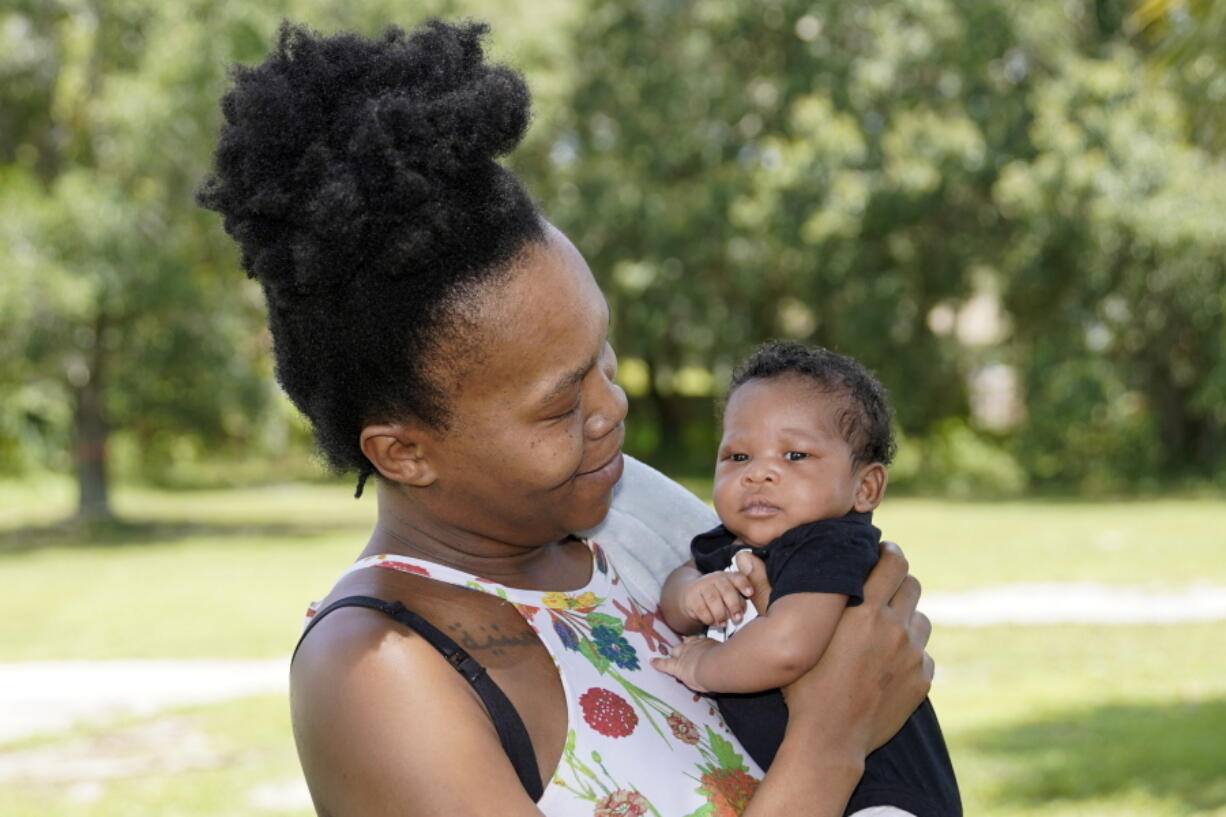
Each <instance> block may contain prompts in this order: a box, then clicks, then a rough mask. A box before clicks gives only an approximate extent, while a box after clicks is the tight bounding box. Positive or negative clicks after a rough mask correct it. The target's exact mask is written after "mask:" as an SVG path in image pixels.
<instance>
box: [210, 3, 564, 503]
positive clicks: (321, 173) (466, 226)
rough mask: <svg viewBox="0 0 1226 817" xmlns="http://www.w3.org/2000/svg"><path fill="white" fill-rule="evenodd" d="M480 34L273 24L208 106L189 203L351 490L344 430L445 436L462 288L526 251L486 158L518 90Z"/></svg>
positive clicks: (494, 276) (498, 145)
mask: <svg viewBox="0 0 1226 817" xmlns="http://www.w3.org/2000/svg"><path fill="white" fill-rule="evenodd" d="M486 32H487V27H486V26H485V25H483V24H479V23H471V22H469V23H463V24H460V25H450V24H447V23H444V22H440V21H438V20H432V21H430V22H428V23H425V24H424V25H422V26H421V27H419V28H417V29H415V30H414V31H412V32H411V33H406V32H405V31H403V30H402V29H400V28H397V27H395V26H391V27H388V28H387V29H386V30H385V31H384V32H383V34H382V35H381V36H380V37H378V38H366V37H362V36H360V35H357V34H351V33H343V34H337V35H334V36H323V35H320V34H317V33H315V32H312V31H310V30H308V29H307V28H305V27H302V26H297V25H294V24H291V23H289V22H283V23H282V24H281V28H280V31H279V32H278V36H277V42H276V45H275V47H274V48H273V49H272V51H271V52H270V53H269V55H268V56H267V57H266V58H265V60H264V62H262V63H261V64H259V65H257V66H254V67H246V66H236V67H235V68H234V69H233V71H232V80H233V84H232V87H231V88H230V89H229V90H228V91H227V92H226V94H225V95H224V96H223V97H222V99H221V110H222V113H223V116H224V122H223V124H222V127H221V136H220V139H219V141H218V144H217V149H216V153H215V154H214V167H213V173H212V174H211V175H210V176H209V177H208V178H207V179H206V180H205V181H204V183H203V184H202V185H201V187H200V190H199V191H198V193H197V199H198V201H199V203H200V204H201V206H203V207H206V208H208V209H210V210H215V211H217V212H218V213H220V214H221V215H222V216H223V217H224V221H225V229H226V232H228V233H229V234H230V236H231V237H233V238H234V240H235V241H236V242H237V243H238V245H239V248H240V249H241V251H242V265H243V269H245V270H246V271H247V275H248V276H249V277H251V278H255V279H256V280H258V281H259V282H260V284H261V286H262V287H263V290H264V295H265V298H266V301H267V304H268V323H269V328H270V330H271V332H272V337H273V345H274V350H275V357H276V375H277V380H278V382H280V384H281V386H282V388H284V389H285V392H286V394H288V395H289V397H290V399H291V400H292V401H293V402H294V405H295V406H297V407H298V409H299V410H300V411H301V412H302V413H303V414H304V415H305V416H306V417H307V418H308V419H309V420H310V423H311V426H312V428H313V429H314V432H315V439H316V442H317V444H318V446H319V449H320V450H321V452H322V453H323V455H324V456H325V457H326V459H327V461H328V463H329V464H330V465H331V466H332V467H333V469H335V470H336V471H337V472H339V473H347V472H353V471H355V470H356V471H357V472H358V484H357V492H356V494H355V495H357V496H360V495H361V493H362V486H363V484H364V483H365V480H366V478H367V477H368V476H370V474H372V473H373V472H374V467H373V466H372V465H371V464H370V462H369V461H368V460H367V459H366V457H365V456H364V455H363V454H362V451H361V449H360V447H359V435H360V432H361V430H362V428H363V427H364V426H366V425H368V424H370V423H377V422H386V421H390V420H396V419H407V418H416V419H418V420H420V421H421V422H424V423H427V424H429V425H430V426H432V427H434V428H438V429H446V427H447V421H448V406H447V403H446V400H445V394H446V390H445V388H444V381H443V379H444V378H445V377H446V376H447V375H448V374H449V373H452V372H455V371H456V370H457V366H458V362H459V359H460V358H461V357H462V351H463V348H464V347H465V343H469V344H471V342H472V338H471V337H470V331H469V330H471V312H472V308H473V307H472V305H473V303H474V298H475V295H476V294H477V292H478V288H479V287H482V286H484V285H485V284H487V283H489V282H492V281H496V280H498V279H499V278H500V277H501V276H504V275H505V274H506V273H507V270H509V269H510V268H511V267H512V266H513V262H514V260H515V259H516V257H517V256H518V255H519V254H520V253H521V252H522V251H523V250H524V249H525V248H526V247H527V246H528V245H529V244H530V243H533V242H538V243H539V242H543V241H544V240H545V228H544V223H543V221H542V219H541V217H540V214H539V213H538V212H537V209H536V207H535V205H534V204H533V203H532V200H531V199H530V198H529V196H528V194H527V192H526V191H525V190H524V188H523V187H522V186H521V184H520V183H519V181H518V180H517V179H516V178H515V177H514V176H513V175H512V174H511V173H510V172H509V171H507V170H505V169H504V168H503V167H501V166H500V165H499V164H498V163H497V162H496V161H495V157H498V156H501V155H503V154H506V153H507V152H509V151H510V150H511V149H512V148H514V147H515V146H516V145H517V144H518V143H519V141H520V140H521V139H522V138H523V134H524V131H525V129H526V128H527V125H528V119H529V107H530V97H529V94H528V89H527V86H526V85H525V84H524V81H523V79H522V78H521V77H520V76H519V75H518V74H516V73H515V72H514V71H512V70H510V69H508V68H506V67H503V66H498V65H490V64H488V63H486V61H485V57H484V53H483V51H482V45H481V40H482V37H483V36H484V35H485V33H486Z"/></svg>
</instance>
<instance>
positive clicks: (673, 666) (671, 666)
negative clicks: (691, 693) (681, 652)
mask: <svg viewBox="0 0 1226 817" xmlns="http://www.w3.org/2000/svg"><path fill="white" fill-rule="evenodd" d="M677 663H678V662H677V659H676V658H674V657H672V656H668V657H667V658H653V659H651V665H652V666H653V667H655V668H656V669H658V670H659V671H660V672H663V673H665V674H667V675H671V676H673V677H674V678H676V677H677Z"/></svg>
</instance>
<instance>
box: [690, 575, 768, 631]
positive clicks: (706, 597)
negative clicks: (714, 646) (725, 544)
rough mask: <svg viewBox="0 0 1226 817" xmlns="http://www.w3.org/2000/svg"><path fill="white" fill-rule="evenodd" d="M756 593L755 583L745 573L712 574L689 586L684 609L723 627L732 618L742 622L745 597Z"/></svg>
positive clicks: (703, 619) (715, 625)
mask: <svg viewBox="0 0 1226 817" xmlns="http://www.w3.org/2000/svg"><path fill="white" fill-rule="evenodd" d="M752 595H753V583H752V582H750V581H749V577H748V576H746V575H745V574H743V573H722V572H721V573H708V574H707V575H706V576H703V577H702V578H701V579H698V580H697V581H695V582H694V583H693V584H691V585H690V586H689V587H688V588H686V591H685V595H684V596H682V598H681V610H682V612H684V613H685V614H686V615H687V616H689V617H690V618H692V619H694V620H696V621H701V622H702V623H703V624H705V625H707V626H708V627H723V626H724V625H725V624H727V623H728V619H732V620H733V621H734V622H740V620H741V614H742V613H744V612H745V598H746V597H747V596H752Z"/></svg>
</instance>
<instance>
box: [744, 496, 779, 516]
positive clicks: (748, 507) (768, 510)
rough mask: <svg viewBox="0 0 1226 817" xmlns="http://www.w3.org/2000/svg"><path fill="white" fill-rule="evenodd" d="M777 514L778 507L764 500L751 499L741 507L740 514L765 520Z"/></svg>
mask: <svg viewBox="0 0 1226 817" xmlns="http://www.w3.org/2000/svg"><path fill="white" fill-rule="evenodd" d="M777 513H779V506H778V505H772V504H771V503H769V502H767V501H766V500H765V499H751V500H749V501H748V502H746V503H745V504H744V505H742V506H741V514H742V515H743V516H748V517H752V518H765V517H768V516H774V515H775V514H777Z"/></svg>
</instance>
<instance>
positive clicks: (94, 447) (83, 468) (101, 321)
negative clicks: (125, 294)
mask: <svg viewBox="0 0 1226 817" xmlns="http://www.w3.org/2000/svg"><path fill="white" fill-rule="evenodd" d="M105 325H106V318H105V316H104V315H100V316H99V318H98V319H97V321H96V322H95V325H94V345H93V349H92V354H91V355H90V362H89V365H88V366H87V367H86V369H85V370H84V371H83V372H79V373H73V374H76V375H77V376H76V377H72V378H70V379H72V380H73V398H74V399H73V426H74V431H75V437H76V439H75V441H74V445H73V465H74V466H75V469H76V472H77V490H78V502H77V515H76V521H78V522H85V523H91V522H102V521H109V520H111V519H114V514H113V513H112V512H111V502H110V481H109V477H108V474H107V467H106V442H107V434H108V432H109V428H108V427H107V421H106V410H105V406H104V403H103V400H104V391H103V385H104V380H103V377H104V374H105V367H104V365H103V364H104V363H105V356H106V350H105V344H104V341H103V330H104V329H105Z"/></svg>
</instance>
